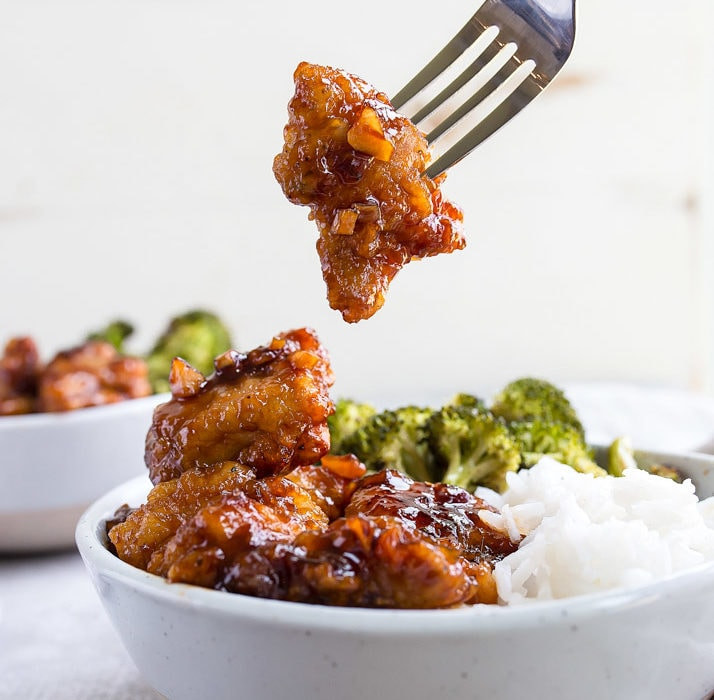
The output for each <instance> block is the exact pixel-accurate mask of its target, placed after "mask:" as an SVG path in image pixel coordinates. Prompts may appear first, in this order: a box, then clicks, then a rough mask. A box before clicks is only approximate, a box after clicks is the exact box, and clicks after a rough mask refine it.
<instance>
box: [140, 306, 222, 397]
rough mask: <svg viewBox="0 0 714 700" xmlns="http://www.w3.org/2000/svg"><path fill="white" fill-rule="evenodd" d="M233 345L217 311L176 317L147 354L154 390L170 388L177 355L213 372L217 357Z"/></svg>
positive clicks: (204, 370) (199, 367)
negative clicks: (172, 367) (173, 364)
mask: <svg viewBox="0 0 714 700" xmlns="http://www.w3.org/2000/svg"><path fill="white" fill-rule="evenodd" d="M230 347H231V336H230V332H229V331H228V329H227V327H226V326H225V324H224V323H223V321H221V319H219V318H218V316H216V315H215V314H213V313H210V312H209V311H201V310H198V311H189V312H188V313H185V314H181V315H180V316H176V317H175V318H173V319H172V320H171V322H170V323H169V326H168V328H167V329H166V330H165V331H164V332H163V333H162V335H161V337H160V338H159V339H158V340H157V341H156V344H155V345H154V347H153V349H152V350H151V352H150V353H149V354H148V355H147V357H146V362H147V364H148V366H149V381H150V382H151V386H152V388H153V390H154V392H155V393H160V392H162V391H168V390H169V371H170V369H171V362H172V360H173V359H174V357H182V358H183V359H184V360H186V361H187V362H188V363H190V364H191V365H193V366H194V367H195V368H196V369H197V370H199V371H200V372H202V373H203V374H205V375H208V374H210V373H211V372H212V371H213V360H214V358H215V357H216V356H217V355H220V354H222V353H224V352H225V351H226V350H228V349H230Z"/></svg>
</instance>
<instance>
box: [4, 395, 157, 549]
mask: <svg viewBox="0 0 714 700" xmlns="http://www.w3.org/2000/svg"><path fill="white" fill-rule="evenodd" d="M167 399H168V394H160V395H156V396H148V397H146V398H142V399H131V400H128V401H122V402H120V403H115V404H111V405H108V406H97V407H93V408H82V409H78V410H76V411H68V412H67V413H37V414H32V415H26V416H3V417H2V418H0V553H9V552H33V551H42V550H51V549H59V548H63V547H71V546H73V544H74V530H75V527H76V524H77V520H78V519H79V516H80V515H81V514H82V512H83V511H84V510H85V509H86V508H87V506H88V505H89V504H90V503H91V502H92V501H94V500H95V499H96V498H98V497H99V496H100V495H101V494H103V493H106V492H107V490H108V489H110V488H112V487H114V486H116V485H117V484H120V483H122V482H123V481H126V480H127V479H129V478H131V477H132V476H137V475H139V474H142V473H143V471H144V468H143V451H144V440H145V437H146V432H147V430H148V429H149V425H150V424H151V415H152V413H153V410H154V407H155V406H156V405H157V404H159V403H162V402H163V401H166V400H167Z"/></svg>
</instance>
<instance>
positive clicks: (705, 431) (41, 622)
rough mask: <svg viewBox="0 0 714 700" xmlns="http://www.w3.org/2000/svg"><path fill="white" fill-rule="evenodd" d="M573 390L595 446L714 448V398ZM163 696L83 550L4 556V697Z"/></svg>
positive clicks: (0, 571) (0, 596)
mask: <svg viewBox="0 0 714 700" xmlns="http://www.w3.org/2000/svg"><path fill="white" fill-rule="evenodd" d="M568 394H569V396H570V397H571V399H572V400H573V403H574V404H575V405H576V407H577V409H578V411H579V413H580V415H581V417H582V418H583V421H584V423H585V425H586V428H587V430H588V437H589V439H590V440H591V441H592V442H605V441H607V440H608V439H611V438H612V437H615V436H616V435H617V434H622V433H628V434H629V435H630V436H631V437H632V439H633V442H634V444H635V445H636V446H640V447H642V448H649V449H655V450H662V451H670V450H671V451H678V450H693V449H696V448H699V447H702V446H704V445H710V446H711V447H710V448H709V450H710V451H712V452H714V398H711V397H702V396H693V395H690V394H686V393H684V392H677V391H671V390H667V389H661V388H652V387H632V386H628V385H620V384H608V385H602V384H600V385H573V386H571V387H568ZM160 697H161V696H160V695H158V694H157V693H156V692H154V691H153V690H151V688H150V687H149V686H148V685H147V684H146V683H145V682H144V681H143V680H142V679H141V677H140V675H139V673H138V671H137V670H136V668H135V666H134V664H133V663H132V661H131V660H130V659H129V657H128V655H127V654H126V652H125V651H124V649H123V647H122V645H121V643H120V641H119V638H118V637H117V635H116V634H115V633H114V630H113V628H112V627H111V624H110V622H109V620H108V618H107V617H106V615H105V613H104V610H103V609H102V606H101V604H100V602H99V598H98V597H97V595H96V593H95V591H94V589H93V588H92V584H91V581H90V579H89V577H88V576H87V575H86V573H85V570H84V567H83V564H82V561H81V559H80V557H79V555H78V554H77V553H76V552H73V551H72V552H64V553H57V554H51V555H45V556H34V557H14V558H4V559H3V558H0V700H90V699H91V700H157V698H160Z"/></svg>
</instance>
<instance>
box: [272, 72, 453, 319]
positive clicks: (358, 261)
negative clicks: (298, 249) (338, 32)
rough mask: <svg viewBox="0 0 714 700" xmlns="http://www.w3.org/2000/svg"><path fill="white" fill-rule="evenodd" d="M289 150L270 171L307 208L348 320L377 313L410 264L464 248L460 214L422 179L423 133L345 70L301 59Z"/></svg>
mask: <svg viewBox="0 0 714 700" xmlns="http://www.w3.org/2000/svg"><path fill="white" fill-rule="evenodd" d="M294 78H295V95H294V97H293V98H292V99H291V101H290V103H289V105H288V114H289V120H288V123H287V125H286V127H285V129H284V138H285V145H284V148H283V150H282V152H281V153H279V154H278V155H277V156H276V158H275V160H274V163H273V172H274V173H275V177H276V178H277V180H278V182H279V183H280V186H281V187H282V189H283V192H284V193H285V196H286V197H287V198H288V199H289V200H290V201H291V202H293V203H295V204H302V205H307V206H309V207H310V218H311V219H314V220H315V221H316V223H317V227H318V229H319V239H318V242H317V250H318V253H319V256H320V262H321V265H322V274H323V277H324V280H325V283H326V284H327V298H328V301H329V304H330V306H331V307H332V308H333V309H337V310H339V311H340V312H341V313H342V316H343V318H344V319H345V321H348V322H350V323H353V322H356V321H360V320H362V319H365V318H369V317H370V316H372V315H373V314H374V313H375V312H376V311H377V310H378V309H379V308H380V307H381V306H382V304H383V303H384V295H385V292H386V290H387V287H388V286H389V283H390V282H391V280H392V279H393V277H394V276H395V275H396V273H397V272H398V271H399V270H400V269H401V268H402V267H403V266H404V265H406V264H407V263H408V262H409V261H411V260H417V259H420V258H425V257H429V256H432V255H437V254H438V253H450V252H452V251H454V250H458V249H460V248H463V247H464V245H465V241H464V238H463V236H462V233H461V225H462V224H461V222H462V218H463V215H462V213H461V210H460V209H459V208H458V207H457V206H455V205H454V204H452V203H450V202H448V201H447V200H445V199H444V198H443V197H442V194H441V190H440V189H439V188H440V186H441V182H442V180H443V176H442V177H439V178H437V179H436V180H431V179H429V178H428V177H427V176H426V175H424V174H423V173H424V170H425V168H426V166H427V164H428V162H429V159H430V154H429V151H428V145H427V142H426V139H425V138H424V135H423V134H422V132H421V131H419V129H417V128H416V127H415V126H414V125H413V124H412V123H411V122H410V121H409V120H408V119H407V118H406V117H403V116H401V115H400V114H398V113H397V112H395V111H394V109H393V108H392V106H391V104H390V102H389V99H388V98H387V96H386V95H385V94H384V93H381V92H378V91H377V90H375V89H374V88H373V87H372V86H371V85H369V84H367V83H366V82H365V81H363V80H361V79H360V78H358V77H356V76H354V75H351V74H349V73H346V72H344V71H342V70H336V69H334V68H328V67H325V66H317V65H312V64H310V63H301V64H300V65H299V66H298V67H297V70H296V71H295V75H294Z"/></svg>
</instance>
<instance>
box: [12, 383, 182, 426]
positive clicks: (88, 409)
mask: <svg viewBox="0 0 714 700" xmlns="http://www.w3.org/2000/svg"><path fill="white" fill-rule="evenodd" d="M170 398H171V394H170V393H164V392H162V393H160V394H150V395H149V396H141V397H139V398H136V399H125V400H123V401H116V402H115V403H107V404H102V405H101V406H85V407H84V408H76V409H74V410H72V411H46V412H44V413H23V414H21V415H17V416H0V434H2V433H3V432H13V431H15V430H17V431H21V430H35V429H39V428H43V427H47V426H56V425H63V426H65V425H77V424H78V423H84V422H87V423H90V422H94V421H97V420H102V419H104V418H111V417H112V416H116V415H121V414H123V413H128V412H131V411H132V410H139V409H143V408H144V407H145V406H146V405H147V404H152V405H158V404H159V403H164V402H166V401H168V400H169V399H170Z"/></svg>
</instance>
